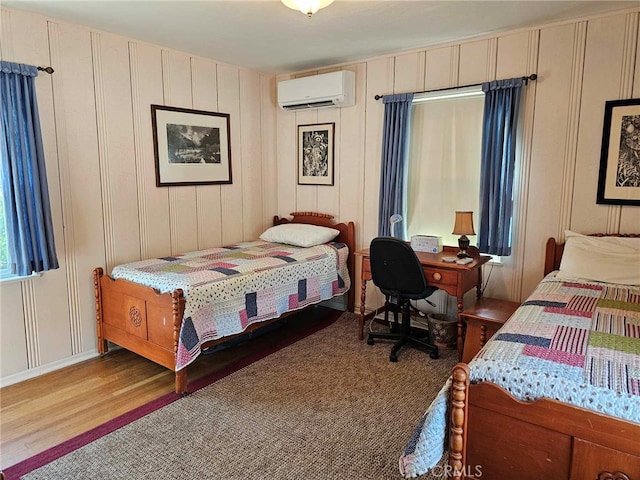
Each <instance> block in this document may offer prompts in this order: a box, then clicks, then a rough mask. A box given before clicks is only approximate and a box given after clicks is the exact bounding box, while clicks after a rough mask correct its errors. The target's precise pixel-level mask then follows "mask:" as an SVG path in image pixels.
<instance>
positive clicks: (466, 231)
mask: <svg viewBox="0 0 640 480" xmlns="http://www.w3.org/2000/svg"><path fill="white" fill-rule="evenodd" d="M451 233H452V234H453V235H460V238H459V239H458V247H459V248H460V251H459V252H458V258H466V257H470V256H471V255H469V254H468V253H467V249H468V248H469V239H468V238H467V235H475V234H476V232H475V231H474V230H473V212H456V223H455V225H454V226H453V232H451Z"/></svg>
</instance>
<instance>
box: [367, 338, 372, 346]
mask: <svg viewBox="0 0 640 480" xmlns="http://www.w3.org/2000/svg"><path fill="white" fill-rule="evenodd" d="M367 345H373V338H371V337H369V338H367Z"/></svg>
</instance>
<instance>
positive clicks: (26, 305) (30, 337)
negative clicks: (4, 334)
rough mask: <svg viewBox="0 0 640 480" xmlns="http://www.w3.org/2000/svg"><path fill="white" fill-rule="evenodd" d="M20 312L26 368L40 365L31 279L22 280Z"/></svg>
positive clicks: (34, 298) (34, 296) (33, 290)
mask: <svg viewBox="0 0 640 480" xmlns="http://www.w3.org/2000/svg"><path fill="white" fill-rule="evenodd" d="M21 290H22V312H23V314H24V326H25V337H26V341H27V368H29V369H31V368H36V367H39V366H40V339H39V335H38V311H37V308H36V294H35V289H34V285H33V280H27V281H25V282H22V285H21Z"/></svg>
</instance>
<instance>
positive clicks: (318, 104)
mask: <svg viewBox="0 0 640 480" xmlns="http://www.w3.org/2000/svg"><path fill="white" fill-rule="evenodd" d="M354 104H355V73H353V72H352V71H350V70H340V71H338V72H331V73H325V74H322V75H311V76H309V77H302V78H294V79H293V80H284V81H281V82H278V105H279V106H280V108H282V109H284V110H302V109H306V108H323V107H348V106H351V105H354Z"/></svg>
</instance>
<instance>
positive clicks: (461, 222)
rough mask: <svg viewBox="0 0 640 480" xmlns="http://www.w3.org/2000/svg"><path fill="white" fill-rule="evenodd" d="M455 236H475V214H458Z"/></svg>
mask: <svg viewBox="0 0 640 480" xmlns="http://www.w3.org/2000/svg"><path fill="white" fill-rule="evenodd" d="M451 233H452V234H453V235H475V234H476V232H475V230H474V229H473V212H456V224H455V225H454V226H453V232H451Z"/></svg>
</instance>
